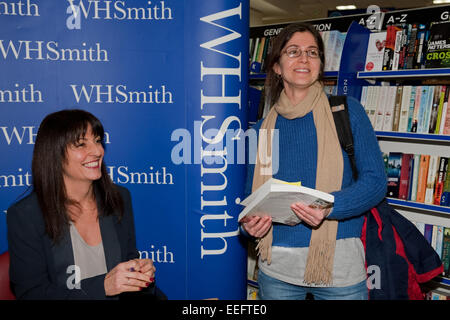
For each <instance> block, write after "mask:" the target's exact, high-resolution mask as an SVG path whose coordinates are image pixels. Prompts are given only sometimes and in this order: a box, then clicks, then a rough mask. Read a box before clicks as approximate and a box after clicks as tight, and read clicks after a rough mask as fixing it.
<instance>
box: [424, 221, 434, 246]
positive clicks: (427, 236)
mask: <svg viewBox="0 0 450 320" xmlns="http://www.w3.org/2000/svg"><path fill="white" fill-rule="evenodd" d="M423 236H424V237H425V239H426V240H427V241H428V243H429V244H430V245H431V240H432V237H433V225H431V224H427V223H426V224H425V233H424V234H423Z"/></svg>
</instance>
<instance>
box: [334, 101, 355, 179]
mask: <svg viewBox="0 0 450 320" xmlns="http://www.w3.org/2000/svg"><path fill="white" fill-rule="evenodd" d="M328 99H329V101H330V107H331V112H332V113H333V118H334V123H335V125H336V131H337V134H338V137H339V142H340V144H341V147H342V148H343V149H344V150H345V152H346V153H347V155H348V158H349V159H350V165H351V166H352V172H353V178H354V179H355V180H356V179H358V170H357V168H356V160H355V150H354V147H353V134H352V127H351V124H350V116H349V114H348V105H347V97H346V96H330V97H329V98H328Z"/></svg>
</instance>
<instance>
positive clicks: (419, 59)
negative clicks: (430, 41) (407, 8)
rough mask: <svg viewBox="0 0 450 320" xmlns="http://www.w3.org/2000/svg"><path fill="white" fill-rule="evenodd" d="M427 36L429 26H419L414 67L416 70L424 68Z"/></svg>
mask: <svg viewBox="0 0 450 320" xmlns="http://www.w3.org/2000/svg"><path fill="white" fill-rule="evenodd" d="M426 35H427V26H426V25H425V24H422V23H421V24H419V27H418V30H417V51H416V55H415V59H414V60H415V61H414V65H413V68H414V69H421V68H422V66H423V53H424V46H426Z"/></svg>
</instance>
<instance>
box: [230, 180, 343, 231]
mask: <svg viewBox="0 0 450 320" xmlns="http://www.w3.org/2000/svg"><path fill="white" fill-rule="evenodd" d="M296 202H303V203H305V204H307V205H309V206H310V207H313V208H322V209H326V208H331V207H333V203H334V196H333V195H331V194H329V193H326V192H322V191H319V190H315V189H311V188H307V187H303V186H301V185H299V184H297V183H296V184H292V183H288V182H285V181H282V180H278V179H275V178H271V179H270V180H268V181H266V182H265V183H264V184H263V185H262V186H260V187H259V188H258V189H257V190H256V191H255V192H253V193H252V194H251V195H249V196H248V197H247V198H245V199H244V200H243V201H242V202H241V205H243V206H245V208H244V209H243V210H242V211H241V213H240V214H239V219H238V220H239V221H241V220H242V219H243V218H244V217H246V216H247V217H252V216H260V217H264V216H271V217H272V222H275V223H282V224H286V225H296V224H298V223H300V222H301V220H300V219H299V218H298V217H297V215H296V214H295V213H294V212H293V211H292V209H291V204H293V203H296Z"/></svg>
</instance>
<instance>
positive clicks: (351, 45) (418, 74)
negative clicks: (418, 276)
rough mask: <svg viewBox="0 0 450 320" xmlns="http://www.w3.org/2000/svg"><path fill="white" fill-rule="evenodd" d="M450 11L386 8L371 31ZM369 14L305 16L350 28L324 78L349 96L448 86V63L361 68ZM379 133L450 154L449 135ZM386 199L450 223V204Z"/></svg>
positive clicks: (397, 147)
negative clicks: (385, 87) (375, 88)
mask: <svg viewBox="0 0 450 320" xmlns="http://www.w3.org/2000/svg"><path fill="white" fill-rule="evenodd" d="M448 12H450V6H448V5H446V6H435V7H429V8H420V9H410V10H401V11H393V12H388V13H386V14H383V16H382V21H381V24H380V27H379V28H378V29H377V30H372V31H381V30H386V26H387V24H389V23H397V22H398V21H399V19H400V17H401V19H402V22H403V23H411V22H414V23H416V22H417V23H428V22H430V21H439V20H443V19H447V20H448ZM445 13H446V14H447V15H445ZM367 18H368V16H365V15H359V16H350V17H346V18H345V20H341V21H339V22H338V21H337V20H334V19H335V18H329V19H322V20H320V21H307V22H310V23H312V24H314V25H316V27H320V26H322V25H329V26H331V28H333V27H334V28H336V29H337V30H340V31H341V32H346V38H345V41H344V45H343V50H342V57H341V60H340V66H339V71H333V72H325V78H326V79H328V80H333V81H335V82H336V86H337V94H338V95H349V96H352V97H354V98H356V99H357V100H360V99H361V93H362V88H363V87H364V86H369V85H381V83H382V82H389V84H390V85H397V84H401V85H406V84H412V85H417V84H421V83H422V82H423V83H428V84H430V85H439V84H445V85H447V86H449V85H450V68H439V69H437V68H435V69H402V70H395V71H391V70H389V71H372V72H365V71H363V70H364V65H365V57H366V53H367V44H368V40H369V35H370V34H371V32H372V31H370V30H369V29H367V28H366V26H365V25H364V21H365V19H367ZM389 21H390V22H389ZM282 26H283V25H277V26H267V27H266V28H268V29H272V30H275V29H277V28H278V29H279V28H281V27H282ZM262 30H267V29H264V27H257V28H256V29H254V30H253V32H252V30H251V32H250V36H252V34H253V36H254V35H257V34H258V32H262ZM264 79H265V74H251V75H250V81H251V83H252V82H259V83H261V81H262V80H264ZM375 133H376V135H377V138H378V141H379V144H380V148H381V150H382V151H383V152H384V153H389V152H401V153H412V154H427V155H435V156H440V157H447V158H450V135H444V134H428V133H423V132H419V133H417V132H397V131H390V130H386V131H383V130H376V131H375ZM388 202H389V203H390V204H391V205H392V206H393V207H394V208H395V209H396V210H397V211H398V212H399V213H401V214H402V215H404V216H405V217H406V218H407V219H409V220H411V221H414V222H418V223H424V224H431V225H436V226H443V227H445V228H450V207H445V206H440V205H432V204H425V203H421V202H415V201H408V200H401V199H396V198H388ZM433 282H434V284H435V285H434V286H433V287H435V286H437V287H438V288H439V289H442V290H443V291H444V292H446V293H447V294H448V295H449V296H450V279H449V278H446V277H443V276H442V277H437V278H435V279H433ZM248 285H249V286H250V287H252V288H255V287H257V282H256V281H254V280H251V279H249V280H248Z"/></svg>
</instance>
